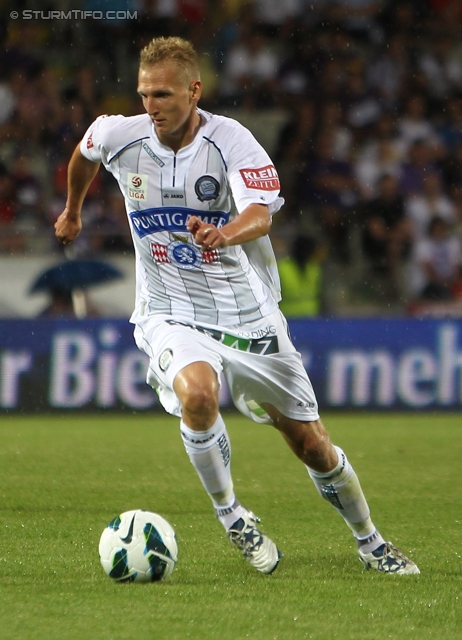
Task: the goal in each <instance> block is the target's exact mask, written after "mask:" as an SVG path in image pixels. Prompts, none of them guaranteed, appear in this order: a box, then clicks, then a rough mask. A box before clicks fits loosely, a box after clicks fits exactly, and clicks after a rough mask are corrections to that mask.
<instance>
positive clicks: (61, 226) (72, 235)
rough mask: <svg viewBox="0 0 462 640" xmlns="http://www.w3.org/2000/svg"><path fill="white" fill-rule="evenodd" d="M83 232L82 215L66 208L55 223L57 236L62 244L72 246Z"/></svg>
mask: <svg viewBox="0 0 462 640" xmlns="http://www.w3.org/2000/svg"><path fill="white" fill-rule="evenodd" d="M81 230H82V220H81V218H80V214H75V213H71V212H70V211H69V210H68V208H67V207H66V208H65V209H64V211H63V212H62V214H61V215H60V216H59V218H58V219H57V220H56V222H55V235H56V237H57V238H58V240H59V241H60V242H62V244H70V243H71V242H72V241H73V240H75V239H76V238H77V236H78V235H79V233H80V231H81Z"/></svg>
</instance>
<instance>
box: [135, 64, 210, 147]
mask: <svg viewBox="0 0 462 640" xmlns="http://www.w3.org/2000/svg"><path fill="white" fill-rule="evenodd" d="M200 89H201V83H200V81H199V80H194V81H192V82H190V81H189V80H188V78H187V76H186V73H185V72H183V71H182V70H181V69H180V68H179V67H178V66H177V65H176V64H175V63H174V62H162V63H158V64H156V65H152V66H149V67H141V68H140V70H139V74H138V93H139V95H140V96H141V99H142V100H143V106H144V108H145V109H146V112H147V113H148V114H149V116H150V117H151V120H152V122H153V123H154V127H155V129H156V132H157V135H158V137H159V140H160V141H161V142H163V143H165V144H167V145H168V144H169V141H171V140H178V139H180V140H181V138H182V136H183V135H184V133H185V132H186V130H187V129H188V125H189V124H190V122H191V117H192V115H193V114H194V113H195V112H196V105H197V102H198V100H199V97H200Z"/></svg>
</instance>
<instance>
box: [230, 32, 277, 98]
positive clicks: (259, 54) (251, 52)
mask: <svg viewBox="0 0 462 640" xmlns="http://www.w3.org/2000/svg"><path fill="white" fill-rule="evenodd" d="M279 65H280V60H279V58H278V56H277V55H276V53H275V52H274V51H273V50H272V49H271V48H270V46H269V44H268V38H267V36H266V34H265V33H264V32H263V31H262V29H261V28H260V27H259V26H258V25H255V24H254V25H252V27H251V29H250V33H245V32H244V33H243V34H242V37H241V39H240V41H239V42H237V43H236V44H235V45H234V46H233V47H232V48H231V50H230V52H229V55H228V59H227V61H226V62H225V65H224V69H223V77H222V84H221V90H220V93H221V96H222V98H223V99H224V100H225V102H226V104H231V105H233V104H234V105H238V106H245V107H247V108H250V109H251V108H254V107H263V106H264V107H265V108H268V107H270V106H273V105H274V99H275V93H276V92H275V89H276V77H277V70H278V67H279Z"/></svg>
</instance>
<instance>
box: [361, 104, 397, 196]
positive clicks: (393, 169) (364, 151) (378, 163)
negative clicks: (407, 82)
mask: <svg viewBox="0 0 462 640" xmlns="http://www.w3.org/2000/svg"><path fill="white" fill-rule="evenodd" d="M403 156H404V145H403V143H402V140H400V139H399V138H398V136H397V134H396V127H395V125H394V122H393V119H392V117H391V115H390V114H389V113H384V114H382V116H381V117H380V119H379V120H378V122H377V124H376V126H375V127H374V128H373V129H372V131H371V133H370V135H369V136H368V138H367V139H366V141H365V143H364V144H363V145H362V146H361V147H360V148H359V150H358V152H357V154H356V160H355V161H354V167H355V175H356V179H357V181H358V185H359V189H360V193H361V197H362V199H363V200H365V201H367V200H370V199H371V198H376V197H377V196H378V194H379V190H378V186H379V184H380V181H381V178H382V177H383V176H384V175H394V176H399V175H400V172H401V165H402V161H403Z"/></svg>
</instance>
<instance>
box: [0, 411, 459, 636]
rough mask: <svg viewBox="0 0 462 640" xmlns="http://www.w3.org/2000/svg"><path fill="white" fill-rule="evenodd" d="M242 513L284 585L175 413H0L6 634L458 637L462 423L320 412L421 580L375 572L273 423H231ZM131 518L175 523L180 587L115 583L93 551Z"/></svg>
mask: <svg viewBox="0 0 462 640" xmlns="http://www.w3.org/2000/svg"><path fill="white" fill-rule="evenodd" d="M226 420H227V423H228V428H229V432H230V435H231V440H232V445H233V460H232V468H233V476H234V481H235V487H236V493H237V495H238V496H239V498H240V500H241V501H242V503H243V504H244V505H246V506H248V507H249V508H251V509H252V510H254V511H255V512H256V513H257V514H258V515H259V516H260V517H261V519H262V528H263V530H264V531H265V532H266V533H268V534H269V535H270V536H271V537H272V538H273V539H274V540H275V541H276V542H277V543H278V545H279V547H280V548H281V549H282V550H283V552H284V554H285V555H284V558H283V559H282V561H281V563H280V566H279V568H278V569H277V571H276V572H275V573H274V574H273V575H271V576H264V575H261V574H258V573H257V572H255V570H254V569H252V567H250V566H249V565H248V564H247V563H246V562H245V561H244V559H243V558H242V557H241V556H240V554H239V553H238V552H236V551H235V550H234V549H232V548H231V547H230V546H229V544H228V542H227V540H226V537H225V535H224V531H223V529H222V527H221V525H220V524H219V523H218V522H217V521H216V520H215V518H214V516H213V512H212V510H211V505H210V502H209V499H208V497H207V496H206V494H205V493H204V492H203V490H202V488H201V486H200V483H199V480H198V479H197V478H196V476H195V473H194V471H193V469H192V467H191V465H190V464H189V461H188V459H187V457H186V454H185V453H184V451H183V445H182V443H181V439H180V436H179V430H178V424H177V423H178V421H177V420H176V419H172V418H170V417H168V416H165V415H164V414H160V413H154V414H152V415H149V416H147V415H142V416H141V415H133V416H128V415H104V416H84V415H76V414H73V415H72V416H65V417H57V416H27V417H14V416H11V417H2V419H1V421H0V629H1V631H0V635H1V638H2V640H10V639H11V640H42V639H45V638H46V639H47V640H54V639H59V640H67V639H74V638H75V639H77V638H78V639H79V640H80V639H82V638H85V639H88V640H109V639H114V640H125V639H128V638H136V639H139V640H145V639H146V640H147V639H151V638H152V639H156V640H177V639H178V640H184V639H186V638H197V639H201V640H208V639H216V638H217V639H219V640H228V639H229V640H231V639H232V640H244V639H246V638H250V639H252V640H273V639H278V640H293V639H295V640H297V639H298V638H313V639H316V640H332V639H336V638H338V639H339V640H357V639H363V638H367V639H370V640H383V639H388V638H392V639H393V640H394V639H401V638H402V639H404V640H413V639H416V640H422V639H423V640H426V639H430V638H432V639H434V638H444V639H445V640H452V639H455V638H462V613H461V610H462V589H461V584H462V581H461V577H462V561H461V548H462V547H461V533H462V508H461V507H462V500H461V489H460V485H461V475H460V469H461V464H460V452H461V446H460V444H461V441H462V424H461V417H460V416H458V415H439V414H429V415H423V414H417V415H397V414H396V415H395V414H393V415H375V414H374V415H372V414H366V413H363V414H361V415H356V414H355V415H353V414H347V415H337V414H332V415H328V416H324V421H325V423H326V425H327V426H328V428H329V431H330V433H331V435H332V439H333V440H334V442H336V443H337V444H338V445H339V446H341V447H343V448H344V449H345V451H346V452H347V454H348V456H349V459H350V460H351V462H352V463H353V465H354V466H355V469H356V471H357V472H358V475H359V476H360V479H361V481H362V485H363V488H364V490H365V493H366V495H367V497H368V500H369V503H370V506H371V509H372V515H373V519H374V521H375V522H376V524H377V525H378V527H379V528H380V529H381V531H382V533H383V535H384V536H385V537H386V538H387V539H391V540H392V541H393V542H394V543H395V544H397V545H398V546H401V547H402V548H403V549H404V550H405V552H406V553H408V554H409V555H411V556H412V557H413V558H414V559H415V561H416V562H417V564H418V565H419V567H420V569H421V575H420V576H387V575H381V574H378V573H376V572H372V571H364V570H363V569H362V566H361V564H360V562H359V561H358V559H357V557H356V552H355V547H354V543H353V540H352V537H351V536H350V534H349V532H348V530H347V528H346V526H345V525H344V523H343V521H342V520H341V518H340V517H339V516H338V515H337V514H336V513H335V512H334V510H333V509H332V508H331V507H330V506H329V505H328V504H327V503H325V502H324V501H322V500H321V499H320V498H319V496H318V494H317V493H316V491H315V489H314V486H313V485H312V483H311V481H310V479H309V477H308V475H307V473H306V471H305V470H304V468H303V466H302V465H301V464H300V462H298V460H297V459H296V458H295V457H294V456H293V454H292V453H291V452H290V451H289V449H288V448H287V447H286V445H285V444H284V443H283V441H282V438H281V437H280V435H279V434H278V433H276V432H275V431H274V430H273V429H271V428H270V427H266V426H261V425H255V424H252V423H250V422H249V421H247V420H245V419H244V418H241V417H240V416H237V415H235V414H230V415H227V416H226ZM132 508H144V509H148V510H151V511H157V512H159V513H160V514H161V515H163V516H164V517H165V518H167V520H169V521H170V523H171V524H172V525H173V526H174V528H175V530H176V533H177V537H178V544H179V561H178V564H177V567H176V569H175V571H174V573H173V575H172V576H171V578H170V579H169V580H167V581H165V582H161V583H153V584H148V585H136V584H116V583H113V582H112V581H111V580H110V579H109V578H107V577H106V575H105V574H104V572H103V570H102V568H101V566H100V564H99V558H98V541H99V537H100V534H101V532H102V530H103V528H104V527H105V526H106V524H107V523H108V522H109V521H110V520H111V519H112V518H113V517H114V516H115V515H117V514H118V513H120V512H122V511H126V510H129V509H132Z"/></svg>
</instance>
